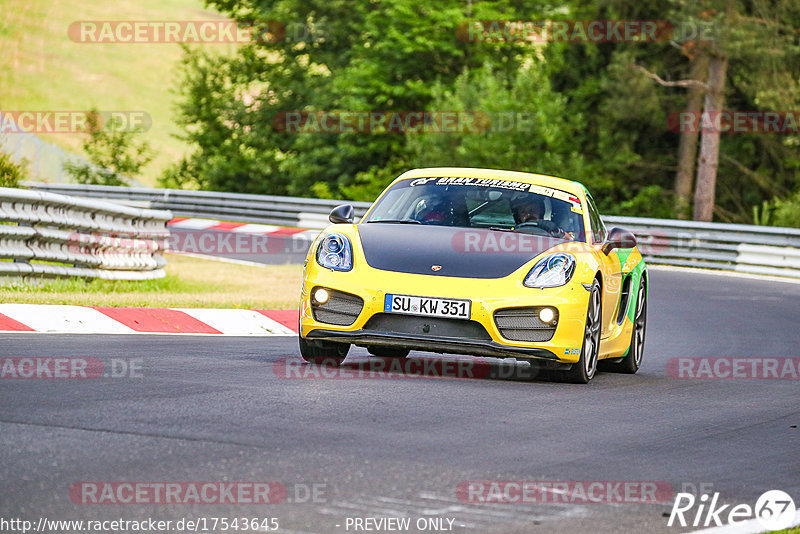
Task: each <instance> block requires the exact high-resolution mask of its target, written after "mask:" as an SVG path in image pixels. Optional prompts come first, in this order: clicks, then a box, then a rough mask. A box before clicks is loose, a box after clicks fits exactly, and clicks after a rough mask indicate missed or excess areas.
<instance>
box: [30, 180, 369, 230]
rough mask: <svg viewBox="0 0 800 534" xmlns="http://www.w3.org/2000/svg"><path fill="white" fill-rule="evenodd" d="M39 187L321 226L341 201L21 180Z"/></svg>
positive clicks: (358, 206)
mask: <svg viewBox="0 0 800 534" xmlns="http://www.w3.org/2000/svg"><path fill="white" fill-rule="evenodd" d="M23 185H25V186H27V187H32V188H35V189H38V190H41V191H52V192H56V193H62V194H66V195H77V196H82V197H90V198H102V199H105V200H110V201H112V202H120V203H124V204H128V205H132V206H138V207H143V208H152V209H168V210H170V211H172V213H174V214H175V216H176V217H200V218H207V219H221V220H225V221H237V222H253V223H262V224H277V225H283V226H296V227H298V228H321V227H324V225H327V224H329V223H328V222H327V221H328V213H330V211H331V210H332V209H333V208H335V207H336V206H338V205H339V204H342V202H343V201H341V200H328V199H318V198H301V197H281V196H273V195H248V194H244V193H220V192H216V191H185V190H182V189H154V188H145V187H115V186H102V185H80V184H44V183H38V182H27V183H25V184H23ZM350 204H353V207H354V208H355V214H356V217H361V216H362V215H364V213H366V211H367V209H368V208H369V207H370V205H371V203H369V202H350Z"/></svg>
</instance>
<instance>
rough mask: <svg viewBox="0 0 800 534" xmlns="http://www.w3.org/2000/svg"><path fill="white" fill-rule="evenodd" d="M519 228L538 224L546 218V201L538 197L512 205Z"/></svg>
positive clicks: (518, 201)
mask: <svg viewBox="0 0 800 534" xmlns="http://www.w3.org/2000/svg"><path fill="white" fill-rule="evenodd" d="M511 210H512V212H513V213H514V220H516V222H517V226H519V225H520V224H523V223H536V222H539V221H541V220H542V218H543V217H544V199H543V198H542V197H540V196H538V195H533V196H530V197H529V198H522V199H519V200H517V201H516V202H514V203H513V204H512V205H511Z"/></svg>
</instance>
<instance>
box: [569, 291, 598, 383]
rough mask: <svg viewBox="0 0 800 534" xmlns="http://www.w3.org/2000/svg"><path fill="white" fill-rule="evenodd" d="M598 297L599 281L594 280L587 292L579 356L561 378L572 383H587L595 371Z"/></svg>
mask: <svg viewBox="0 0 800 534" xmlns="http://www.w3.org/2000/svg"><path fill="white" fill-rule="evenodd" d="M600 303H601V299H600V282H598V281H597V280H595V281H594V282H593V283H592V289H591V291H590V292H589V306H588V308H587V310H586V328H585V329H584V333H583V348H582V349H581V357H580V359H579V360H578V361H577V362H575V363H574V364H573V365H572V367H571V368H570V370H569V371H565V372H564V374H563V375H562V378H563V379H564V381H565V382H570V383H573V384H588V383H589V380H591V379H592V378H593V377H594V374H595V373H596V372H597V356H598V355H599V354H600V326H601V324H602V318H601V317H602V309H601V305H600Z"/></svg>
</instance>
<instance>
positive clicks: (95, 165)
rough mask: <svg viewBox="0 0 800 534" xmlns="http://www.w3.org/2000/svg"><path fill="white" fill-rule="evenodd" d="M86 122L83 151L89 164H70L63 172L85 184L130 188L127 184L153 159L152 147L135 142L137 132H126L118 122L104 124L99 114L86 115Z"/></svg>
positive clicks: (116, 120)
mask: <svg viewBox="0 0 800 534" xmlns="http://www.w3.org/2000/svg"><path fill="white" fill-rule="evenodd" d="M86 122H87V134H88V137H87V139H86V140H85V141H84V143H83V150H84V152H86V154H87V156H88V157H89V161H88V162H83V161H82V162H78V163H76V162H67V163H65V164H64V169H65V170H66V171H67V172H68V173H70V174H71V175H72V176H73V177H74V178H75V179H76V180H77V181H78V183H82V184H96V185H130V184H129V183H128V180H129V179H131V178H134V177H135V176H137V175H138V174H139V173H140V172H141V169H142V167H144V166H145V165H147V164H148V163H149V162H150V161H151V160H152V159H153V153H152V150H151V149H150V146H149V144H148V143H147V142H136V141H135V140H134V136H135V135H136V132H135V131H132V130H127V129H125V128H123V127H122V125H121V122H120V121H119V119H117V118H111V119H110V120H109V121H108V122H106V123H105V124H104V123H103V120H102V117H101V116H100V114H99V113H98V112H97V111H96V110H92V111H91V112H90V113H89V114H88V115H87V120H86Z"/></svg>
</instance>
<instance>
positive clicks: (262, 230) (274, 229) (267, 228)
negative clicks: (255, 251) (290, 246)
mask: <svg viewBox="0 0 800 534" xmlns="http://www.w3.org/2000/svg"><path fill="white" fill-rule="evenodd" d="M167 227H169V229H171V230H173V229H174V230H215V231H217V232H234V233H237V234H255V235H266V236H270V237H290V238H293V239H305V240H307V241H313V240H314V238H315V237H317V235H319V230H307V229H303V228H289V227H286V226H273V225H271V224H254V223H236V222H222V221H217V220H214V219H196V218H188V219H187V218H183V217H176V218H174V219H172V220H171V221H169V222H168V223H167Z"/></svg>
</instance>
